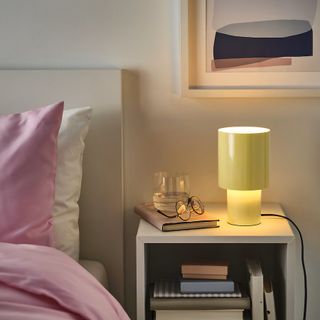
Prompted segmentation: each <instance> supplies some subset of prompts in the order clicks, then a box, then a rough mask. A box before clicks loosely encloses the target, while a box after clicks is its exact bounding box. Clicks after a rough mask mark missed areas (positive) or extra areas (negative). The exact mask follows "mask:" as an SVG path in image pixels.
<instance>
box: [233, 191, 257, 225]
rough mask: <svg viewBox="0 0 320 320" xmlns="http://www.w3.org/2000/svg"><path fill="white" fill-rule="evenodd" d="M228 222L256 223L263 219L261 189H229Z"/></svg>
mask: <svg viewBox="0 0 320 320" xmlns="http://www.w3.org/2000/svg"><path fill="white" fill-rule="evenodd" d="M227 198H228V222H229V223H231V224H235V225H244V226H245V225H248V226H249V225H255V224H259V223H260V222H261V221H260V220H261V190H244V191H243V190H227Z"/></svg>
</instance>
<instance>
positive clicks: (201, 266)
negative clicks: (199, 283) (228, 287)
mask: <svg viewBox="0 0 320 320" xmlns="http://www.w3.org/2000/svg"><path fill="white" fill-rule="evenodd" d="M181 273H182V274H211V275H223V276H226V275H227V274H228V264H227V263H221V262H219V263H217V262H212V263H184V264H182V265H181Z"/></svg>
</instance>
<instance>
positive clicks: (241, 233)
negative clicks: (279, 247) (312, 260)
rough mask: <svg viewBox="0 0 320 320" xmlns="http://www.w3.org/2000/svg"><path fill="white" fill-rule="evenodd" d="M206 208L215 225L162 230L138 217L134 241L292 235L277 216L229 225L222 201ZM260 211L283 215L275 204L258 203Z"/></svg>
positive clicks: (271, 239)
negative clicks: (249, 223)
mask: <svg viewBox="0 0 320 320" xmlns="http://www.w3.org/2000/svg"><path fill="white" fill-rule="evenodd" d="M206 211H208V212H212V213H214V214H215V215H216V217H217V219H219V220H220V221H219V225H220V227H219V228H208V229H196V230H182V231H170V232H162V231H160V230H158V229H157V228H155V227H154V226H152V225H151V224H149V223H148V222H146V221H144V220H142V219H141V220H140V224H139V228H138V232H137V240H140V241H142V242H143V243H289V242H291V241H292V240H293V239H294V234H293V232H292V229H291V227H290V225H289V222H288V221H287V220H285V219H282V218H279V217H261V224H259V225H257V226H233V225H230V224H228V223H227V211H226V204H224V203H208V204H206ZM262 213H276V214H281V215H285V214H284V212H283V210H282V208H281V206H280V205H279V204H277V203H266V204H263V205H262Z"/></svg>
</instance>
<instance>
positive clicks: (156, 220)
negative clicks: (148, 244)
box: [134, 203, 219, 231]
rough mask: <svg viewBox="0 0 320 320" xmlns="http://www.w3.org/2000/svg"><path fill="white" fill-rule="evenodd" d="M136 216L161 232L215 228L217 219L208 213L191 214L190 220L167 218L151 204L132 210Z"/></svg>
mask: <svg viewBox="0 0 320 320" xmlns="http://www.w3.org/2000/svg"><path fill="white" fill-rule="evenodd" d="M134 211H135V213H136V214H138V215H139V216H140V217H141V218H143V219H144V220H146V221H147V222H149V223H150V224H152V225H153V226H155V227H156V228H158V229H159V230H161V231H177V230H190V229H203V228H217V227H219V226H218V222H219V219H216V217H215V216H214V215H213V214H211V213H208V212H205V213H203V214H202V215H198V214H192V215H191V218H190V220H188V221H183V220H181V219H180V218H178V217H173V218H168V217H166V216H165V215H163V214H161V213H159V212H158V211H157V210H156V209H155V207H154V206H153V203H143V204H140V205H137V206H136V207H135V208H134Z"/></svg>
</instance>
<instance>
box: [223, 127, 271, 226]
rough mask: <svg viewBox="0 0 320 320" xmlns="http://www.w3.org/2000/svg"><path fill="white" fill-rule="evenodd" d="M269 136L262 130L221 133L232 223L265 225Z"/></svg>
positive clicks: (245, 129)
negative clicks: (263, 208)
mask: <svg viewBox="0 0 320 320" xmlns="http://www.w3.org/2000/svg"><path fill="white" fill-rule="evenodd" d="M269 133H270V129H267V128H260V127H227V128H221V129H219V130H218V173H219V186H220V187H221V188H223V189H227V207H228V209H227V211H228V223H230V224H234V225H243V226H251V225H257V224H259V223H260V222H261V190H262V189H264V188H266V187H267V186H268V180H269Z"/></svg>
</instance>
